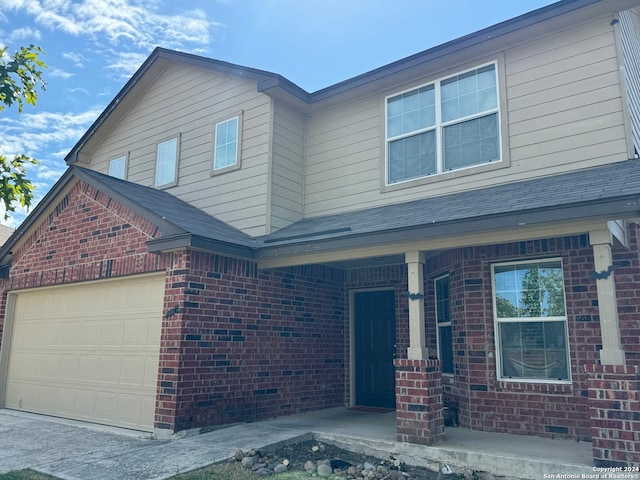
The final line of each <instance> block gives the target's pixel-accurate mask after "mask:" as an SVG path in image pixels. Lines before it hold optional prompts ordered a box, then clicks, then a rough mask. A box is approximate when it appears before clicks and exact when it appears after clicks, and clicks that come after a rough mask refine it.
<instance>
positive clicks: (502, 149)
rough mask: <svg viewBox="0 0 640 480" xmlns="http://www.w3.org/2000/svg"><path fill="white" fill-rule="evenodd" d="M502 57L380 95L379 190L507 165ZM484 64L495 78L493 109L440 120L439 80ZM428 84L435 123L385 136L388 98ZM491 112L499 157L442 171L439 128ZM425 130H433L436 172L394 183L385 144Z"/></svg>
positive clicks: (387, 147) (440, 82)
mask: <svg viewBox="0 0 640 480" xmlns="http://www.w3.org/2000/svg"><path fill="white" fill-rule="evenodd" d="M503 63H504V62H503V59H501V58H498V59H495V60H492V61H488V62H484V63H479V64H476V65H473V66H472V67H470V68H466V69H463V70H460V71H456V72H454V73H451V74H447V75H446V76H442V77H440V78H437V79H435V80H433V81H430V82H427V83H423V84H420V85H416V86H412V87H411V88H407V89H405V90H402V91H394V92H393V93H392V94H390V95H387V96H386V97H385V98H384V108H383V114H382V117H383V122H384V138H383V144H384V152H385V154H384V165H383V170H384V172H383V175H384V176H383V178H384V185H383V187H382V190H383V191H386V190H395V189H396V188H405V187H407V186H412V185H415V184H421V183H426V182H430V181H435V180H439V179H443V178H452V177H455V176H458V175H461V174H462V175H464V174H471V173H476V172H482V171H486V170H493V169H495V168H504V167H507V166H508V165H509V160H508V148H507V145H505V138H506V137H505V132H503V129H504V128H505V127H504V125H503V115H502V113H503V111H504V108H505V104H506V99H505V96H504V92H503V88H502V87H501V84H502V76H503V75H504V74H503V70H504V68H503ZM487 66H493V67H494V69H495V80H496V103H497V106H496V108H495V109H490V110H486V111H482V112H479V113H476V114H473V115H469V116H467V117H460V118H456V119H455V120H451V121H448V122H442V119H441V117H442V115H441V105H442V104H441V85H442V82H444V81H446V80H448V79H451V78H453V77H456V76H458V75H463V74H465V73H468V72H471V71H473V70H478V69H481V68H484V67H487ZM429 86H433V87H434V89H435V116H436V118H435V124H434V125H433V126H430V127H426V128H423V129H418V130H414V131H412V132H409V133H404V134H400V135H396V136H394V137H389V136H388V121H387V115H388V103H389V99H391V98H394V97H397V96H398V95H402V94H405V93H409V92H413V91H416V90H419V89H421V88H424V87H429ZM492 114H496V115H497V135H498V138H497V142H498V154H499V158H498V159H496V160H493V161H490V162H485V163H478V164H474V165H469V166H465V167H460V168H456V169H450V170H444V153H443V148H444V147H443V141H442V137H443V130H444V128H446V127H448V126H451V125H455V124H460V123H463V122H465V121H469V120H474V119H477V118H481V117H486V116H488V115H492ZM428 131H435V132H436V135H435V136H436V172H435V173H433V174H428V175H424V176H421V177H414V178H408V179H404V180H399V181H396V182H393V183H391V182H390V181H389V170H390V165H389V145H390V143H391V142H393V141H395V140H399V139H403V138H409V137H412V136H415V135H419V134H422V133H425V132H428Z"/></svg>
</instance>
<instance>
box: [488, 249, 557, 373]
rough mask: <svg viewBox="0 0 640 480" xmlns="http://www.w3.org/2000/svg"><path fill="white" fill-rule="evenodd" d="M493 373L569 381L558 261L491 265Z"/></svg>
mask: <svg viewBox="0 0 640 480" xmlns="http://www.w3.org/2000/svg"><path fill="white" fill-rule="evenodd" d="M493 286H494V312H495V322H496V343H497V351H498V377H499V378H500V379H503V380H530V381H536V380H538V381H540V380H541V381H563V382H566V381H569V380H570V377H569V349H568V345H567V313H566V308H565V296H564V279H563V274H562V262H561V261H560V260H543V261H536V262H517V263H509V264H500V265H494V266H493Z"/></svg>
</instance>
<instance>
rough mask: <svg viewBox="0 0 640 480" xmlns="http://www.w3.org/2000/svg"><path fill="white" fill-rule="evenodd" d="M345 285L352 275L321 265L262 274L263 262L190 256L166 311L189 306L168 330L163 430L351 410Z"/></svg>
mask: <svg viewBox="0 0 640 480" xmlns="http://www.w3.org/2000/svg"><path fill="white" fill-rule="evenodd" d="M343 282H344V275H343V274H342V272H340V271H338V270H333V269H330V268H325V267H320V266H307V267H299V268H289V269H281V270H269V271H258V269H257V266H256V264H255V263H253V262H248V261H242V260H236V259H230V258H225V257H220V256H216V255H209V254H205V253H199V252H187V253H185V256H184V258H183V262H182V264H181V265H179V268H177V269H175V270H173V271H171V272H170V274H169V277H168V280H167V287H168V288H169V289H170V291H171V292H172V293H171V294H170V295H169V296H168V298H169V297H171V300H169V299H167V301H166V302H165V307H166V308H169V307H172V306H175V305H179V306H180V307H181V309H180V311H179V313H176V315H175V316H173V317H171V319H169V321H168V322H166V325H165V328H164V330H163V350H162V352H161V358H160V388H161V392H160V397H159V400H160V403H159V409H158V416H157V426H158V427H159V428H168V429H172V430H183V429H189V428H194V427H202V426H207V425H217V424H223V423H230V422H237V421H254V420H259V419H264V418H268V417H274V416H280V415H288V414H292V413H299V412H304V411H308V410H314V409H319V408H328V407H335V406H343V405H346V404H347V402H348V379H347V374H346V372H347V365H348V364H347V358H348V330H347V324H346V318H347V315H346V313H345V303H344V295H343ZM174 290H175V291H174ZM181 291H182V292H183V293H184V295H182V294H181ZM174 303H175V305H174ZM177 358H181V359H182V360H181V361H180V362H176V359H177Z"/></svg>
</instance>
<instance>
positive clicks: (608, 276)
mask: <svg viewBox="0 0 640 480" xmlns="http://www.w3.org/2000/svg"><path fill="white" fill-rule="evenodd" d="M589 243H590V244H591V246H592V247H593V257H594V263H595V273H596V288H597V292H598V308H599V313H600V330H601V331H602V350H600V362H601V363H602V365H624V364H625V358H624V351H623V350H622V344H621V343H620V325H619V322H618V304H617V301H616V284H615V279H614V273H613V270H611V267H612V261H613V258H612V255H611V244H612V243H613V237H612V235H611V232H610V231H609V230H607V229H602V230H592V231H590V232H589Z"/></svg>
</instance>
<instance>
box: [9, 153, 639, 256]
mask: <svg viewBox="0 0 640 480" xmlns="http://www.w3.org/2000/svg"><path fill="white" fill-rule="evenodd" d="M73 176H76V177H78V178H80V179H83V180H85V181H87V182H89V183H90V184H92V185H94V186H95V187H96V188H98V189H99V190H101V191H103V192H104V193H105V194H107V195H109V196H111V197H113V198H114V199H115V200H117V201H120V202H121V203H123V204H124V205H125V206H127V207H129V208H132V209H133V210H134V211H137V212H138V213H140V214H141V215H142V216H143V217H145V218H147V219H148V220H150V221H151V222H152V223H154V224H156V225H158V226H159V227H160V228H161V231H162V235H163V236H162V237H161V238H160V240H162V242H164V241H165V240H166V239H167V238H168V239H169V240H171V239H172V238H178V237H181V236H186V237H189V238H192V239H193V240H194V241H196V240H197V241H196V243H187V244H180V245H183V246H184V245H189V244H190V245H192V246H199V248H205V249H209V250H212V251H220V252H221V253H223V254H224V252H227V253H229V252H232V254H235V255H240V256H253V254H255V253H257V252H258V251H260V250H262V249H265V251H266V250H269V249H270V250H269V251H270V252H273V251H275V250H274V248H273V247H285V246H287V245H290V246H291V247H292V248H294V249H295V248H297V247H296V245H300V244H304V243H305V242H311V241H313V242H316V241H322V240H327V241H332V240H336V241H337V242H339V243H340V242H341V243H342V245H345V243H344V242H347V244H350V243H353V241H352V240H350V239H351V238H355V237H363V236H364V237H368V238H372V239H373V238H378V239H379V238H382V237H383V236H384V235H385V234H387V233H391V234H392V236H394V235H395V234H396V232H407V233H408V232H411V231H413V230H415V231H417V232H419V234H420V235H421V238H422V235H423V234H425V230H424V229H425V228H426V229H430V228H432V227H436V229H435V230H432V232H434V233H435V234H437V235H447V234H459V233H460V232H462V233H466V234H469V235H473V231H481V230H482V229H483V228H487V226H488V227H490V228H491V227H493V228H495V225H497V224H498V223H499V222H500V219H501V218H502V219H506V220H507V221H505V222H504V224H503V225H502V227H504V226H505V225H506V226H507V227H508V226H509V225H520V222H521V221H522V222H523V223H525V224H526V223H527V219H528V217H530V218H534V217H535V220H536V222H537V223H540V222H546V221H549V219H552V218H553V212H554V211H558V212H561V213H562V215H564V218H565V219H572V218H587V217H590V216H592V217H593V216H600V215H601V214H602V212H603V211H605V212H606V216H607V218H609V219H618V218H626V217H629V216H640V160H637V159H634V160H627V161H623V162H617V163H612V164H608V165H604V166H600V167H595V168H589V169H584V170H579V171H574V172H570V173H565V174H560V175H555V176H548V177H541V178H536V179H532V180H526V181H521V182H513V183H508V184H502V185H498V186H494V187H488V188H483V189H478V190H470V191H466V192H460V193H455V194H451V195H444V196H440V197H432V198H424V199H420V200H414V201H411V202H405V203H400V204H395V205H387V206H381V207H375V208H368V209H364V210H358V211H353V212H346V213H341V214H337V215H328V216H323V217H317V218H308V219H304V220H301V221H299V222H295V223H293V224H291V225H289V226H288V227H285V228H283V229H281V230H279V231H277V232H275V233H272V234H270V235H268V236H264V237H257V238H254V237H251V236H249V235H247V234H245V233H243V232H242V231H240V230H238V229H237V228H234V227H232V226H231V225H228V224H226V223H224V222H223V221H221V220H219V219H217V218H215V217H213V216H211V215H209V214H207V213H205V212H203V211H202V210H200V209H198V208H196V207H194V206H193V205H191V204H189V203H187V202H185V201H183V200H180V199H179V198H177V197H175V196H173V195H171V194H170V193H168V192H166V191H164V190H157V189H155V188H152V187H146V186H143V185H139V184H135V183H131V182H127V181H124V180H119V179H117V178H114V177H110V176H108V175H105V174H102V173H99V172H96V171H93V170H87V169H84V168H80V167H77V166H73V167H70V169H69V170H68V171H67V172H66V173H65V175H64V176H63V177H62V178H61V179H60V181H59V182H58V183H57V184H56V185H55V186H54V188H53V189H52V191H51V192H49V193H48V194H47V196H46V197H45V199H44V200H43V201H42V202H40V204H38V205H37V206H36V208H35V209H34V211H33V212H32V214H31V215H29V217H27V220H25V222H23V224H22V225H21V226H20V227H19V228H18V230H16V232H15V234H14V235H12V236H11V237H10V239H9V240H8V241H7V243H6V244H5V245H4V246H2V247H0V257H4V255H6V254H7V253H10V251H11V248H12V246H13V245H14V244H15V243H16V242H17V241H18V240H19V239H20V237H21V236H22V235H23V234H24V232H25V231H27V230H28V229H29V228H30V225H32V224H33V223H34V222H35V221H37V218H38V216H39V215H40V213H41V212H42V211H44V210H45V209H46V207H47V204H49V202H51V201H53V199H54V198H55V197H56V194H57V192H60V191H62V188H63V187H64V185H65V184H66V183H67V182H68V181H69V180H70V179H71V178H72V177H73ZM612 202H614V203H615V204H614V203H612ZM572 215H574V216H575V217H572ZM618 215H620V216H618ZM560 217H561V216H558V217H557V218H560ZM557 218H556V219H557ZM514 221H517V222H518V223H514ZM534 223H535V222H534ZM416 229H422V230H416ZM402 235H406V233H403V234H402ZM387 238H388V237H387ZM162 242H161V243H162ZM163 245H164V246H162V245H160V246H156V247H154V248H155V250H154V251H161V250H162V249H163V248H165V247H166V245H167V244H163ZM180 245H178V247H179V246H180ZM178 247H177V248H178Z"/></svg>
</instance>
